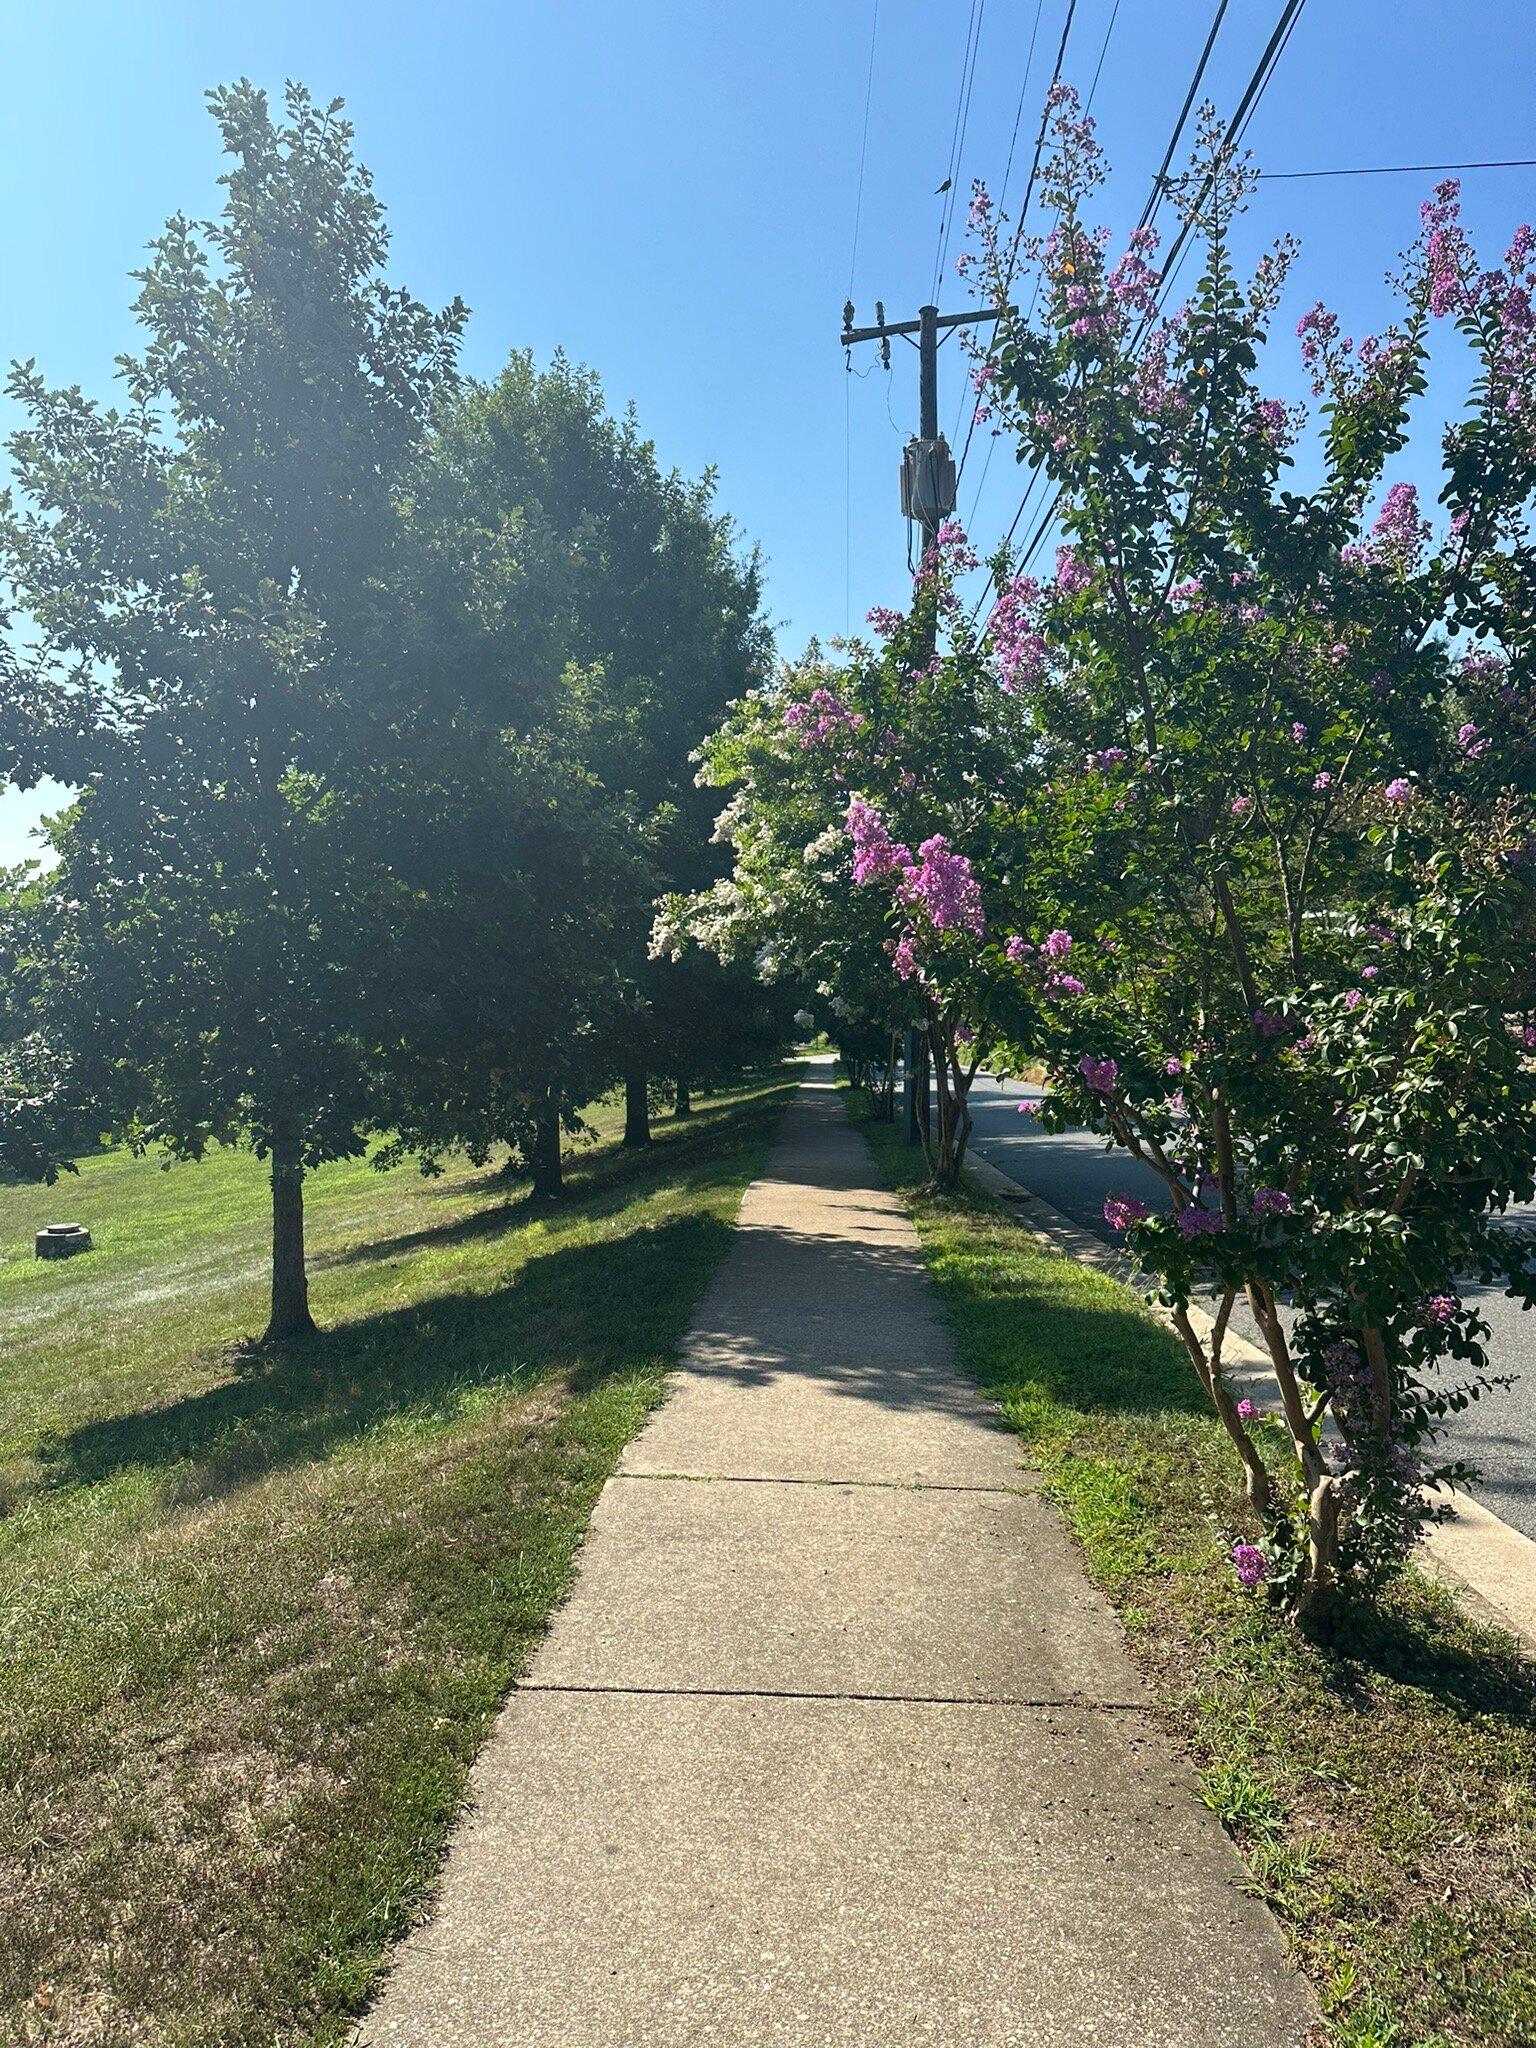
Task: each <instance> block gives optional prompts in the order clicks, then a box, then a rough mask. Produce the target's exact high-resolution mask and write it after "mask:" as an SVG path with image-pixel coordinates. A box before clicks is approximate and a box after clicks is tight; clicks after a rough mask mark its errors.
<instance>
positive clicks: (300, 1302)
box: [261, 1132, 315, 1344]
mask: <svg viewBox="0 0 1536 2048" xmlns="http://www.w3.org/2000/svg"><path fill="white" fill-rule="evenodd" d="M314 1334H315V1321H314V1317H313V1316H312V1315H311V1314H310V1312H309V1275H308V1273H307V1272H306V1271H305V1266H304V1161H303V1157H302V1155H301V1153H300V1150H299V1144H298V1140H297V1139H296V1138H295V1137H293V1136H292V1134H291V1133H289V1132H282V1133H279V1134H277V1135H274V1137H273V1140H272V1314H271V1318H270V1320H269V1321H268V1323H267V1328H266V1334H265V1335H264V1336H263V1338H262V1340H261V1341H262V1343H263V1344H279V1343H282V1342H283V1341H284V1340H285V1339H287V1338H289V1337H312V1336H313V1335H314Z"/></svg>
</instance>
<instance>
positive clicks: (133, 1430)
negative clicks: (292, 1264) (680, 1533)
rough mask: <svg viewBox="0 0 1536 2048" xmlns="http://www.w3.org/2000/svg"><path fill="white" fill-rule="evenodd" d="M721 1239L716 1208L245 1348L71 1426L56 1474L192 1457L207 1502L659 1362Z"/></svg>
mask: <svg viewBox="0 0 1536 2048" xmlns="http://www.w3.org/2000/svg"><path fill="white" fill-rule="evenodd" d="M729 1237H730V1225H729V1224H727V1223H724V1222H722V1221H721V1220H720V1219H719V1218H718V1217H713V1216H686V1217H680V1218H677V1219H676V1220H674V1221H672V1222H669V1223H665V1224H662V1225H659V1226H656V1227H654V1228H650V1229H637V1230H636V1231H634V1232H633V1233H632V1234H631V1235H628V1236H619V1237H605V1238H600V1239H596V1240H594V1241H592V1242H589V1243H583V1244H578V1245H571V1246H566V1247H562V1248H557V1249H554V1250H552V1251H550V1252H548V1253H545V1254H543V1255H542V1256H539V1257H536V1258H533V1259H530V1260H529V1261H528V1263H527V1264H526V1265H525V1266H523V1267H522V1269H521V1270H520V1271H519V1272H517V1273H516V1274H515V1275H514V1276H513V1277H512V1278H511V1279H510V1280H509V1281H508V1283H507V1284H506V1285H504V1286H500V1287H493V1288H490V1289H488V1290H486V1291H483V1292H474V1293H449V1294H438V1295H433V1296H430V1297H429V1298H427V1299H426V1300H424V1301H420V1302H416V1303H413V1304H412V1305H411V1306H410V1307H408V1308H402V1309H395V1310H391V1311H389V1312H388V1313H385V1314H382V1315H374V1316H367V1317H364V1318H361V1319H360V1320H358V1321H356V1322H351V1323H343V1324H340V1325H339V1326H338V1327H336V1328H334V1329H331V1330H327V1331H324V1332H322V1333H321V1334H320V1335H319V1336H318V1337H312V1338H309V1339H306V1340H305V1341H304V1342H302V1343H298V1344H293V1345H289V1346H285V1347H281V1348H277V1349H274V1350H272V1351H270V1352H266V1351H262V1352H252V1353H249V1354H247V1355H246V1357H247V1358H248V1363H249V1369H247V1370H242V1371H240V1372H239V1373H237V1375H236V1377H234V1378H233V1379H231V1380H228V1381H226V1382H224V1383H223V1384H222V1385H220V1386H217V1387H211V1388H208V1389H206V1390H205V1391H204V1392H202V1393H198V1394H193V1395H189V1396H188V1397H187V1398H185V1399H184V1400H180V1401H172V1402H170V1403H168V1404H167V1405H166V1406H164V1407H160V1408H150V1409H141V1410H137V1411H135V1412H134V1413H132V1414H128V1415H121V1416H114V1417H111V1418H109V1419H107V1420H105V1421H101V1422H93V1423H89V1424H87V1425H85V1426H84V1427H83V1428H81V1429H78V1430H75V1431H74V1432H72V1433H71V1434H70V1435H69V1436H67V1437H65V1438H63V1439H62V1440H61V1441H60V1442H59V1443H58V1444H56V1445H55V1446H54V1447H53V1448H52V1450H51V1452H50V1455H49V1465H50V1467H51V1478H52V1481H53V1483H54V1484H56V1485H69V1484H82V1483H84V1484H91V1483H93V1482H95V1481H99V1480H102V1479H106V1478H109V1477H110V1476H111V1475H112V1474H113V1473H115V1472H119V1471H122V1470H125V1469H127V1468H129V1467H143V1466H151V1467H172V1466H185V1467H187V1470H186V1471H185V1472H184V1473H183V1474H181V1475H180V1485H179V1489H178V1490H179V1491H180V1492H181V1494H182V1495H183V1497H185V1498H188V1499H190V1498H204V1497H207V1496H208V1495H210V1494H219V1493H224V1492H228V1491H230V1490H232V1489H233V1488H235V1487H237V1486H240V1485H243V1484H245V1483H247V1482H249V1481H250V1480H252V1479H256V1478H259V1477H261V1476H263V1475H264V1474H266V1473H268V1472H271V1471H275V1470H278V1469H281V1468H283V1467H285V1466H290V1465H293V1464H296V1463H299V1462H302V1461H307V1460H312V1459H319V1458H324V1457H326V1456H327V1455H328V1454H330V1453H331V1452H333V1451H334V1450H336V1449H338V1448H339V1447H341V1446H344V1445H345V1444H346V1443H347V1442H348V1441H349V1440H352V1439H356V1438H359V1437H362V1436H364V1435H366V1434H367V1433H368V1432H369V1431H371V1430H373V1429H376V1428H377V1427H378V1426H379V1425H380V1424H381V1423H384V1422H387V1421H390V1420H392V1419H394V1418H397V1417H404V1416H411V1415H416V1416H422V1417H426V1416H430V1415H432V1414H434V1413H443V1414H446V1413H448V1412H450V1411H451V1410H452V1409H453V1408H455V1407H456V1406H457V1405H458V1404H459V1403H460V1402H461V1401H462V1399H463V1397H464V1395H465V1394H466V1393H467V1392H469V1391H471V1390H474V1389H479V1388H488V1387H502V1388H506V1387H510V1386H511V1385H512V1384H513V1383H514V1382H516V1381H523V1382H525V1383H527V1384H532V1383H534V1382H535V1381H539V1380H545V1379H551V1378H555V1379H563V1381H564V1383H565V1384H566V1386H567V1387H568V1388H569V1389H570V1390H571V1391H572V1392H574V1393H578V1394H579V1393H585V1392H588V1391H590V1390H591V1389H592V1388H593V1387H595V1386H597V1385H599V1384H600V1383H601V1382H602V1381H603V1380H605V1379H607V1378H610V1377H612V1376H613V1375H615V1374H625V1373H630V1372H636V1371H643V1370H645V1369H646V1368H647V1367H649V1366H651V1365H653V1364H654V1363H655V1362H656V1361H658V1360H665V1359H666V1358H667V1357H668V1355H669V1354H670V1352H671V1350H672V1349H673V1347H674V1346H675V1344H676V1342H677V1339H678V1336H679V1334H680V1332H681V1329H682V1327H683V1324H684V1321H685V1319H686V1316H687V1313H688V1310H689V1308H690V1307H691V1305H692V1302H693V1300H694V1297H695V1296H696V1294H697V1293H698V1291H699V1288H700V1286H701V1285H702V1283H703V1281H704V1279H705V1278H706V1277H707V1275H708V1274H709V1273H710V1272H711V1271H712V1270H713V1268H714V1264H715V1261H716V1260H717V1259H718V1258H719V1257H720V1255H721V1253H722V1251H723V1250H724V1248H725V1244H726V1242H727V1241H728V1239H729Z"/></svg>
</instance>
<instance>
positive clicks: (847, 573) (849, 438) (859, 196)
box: [843, 0, 880, 633]
mask: <svg viewBox="0 0 1536 2048" xmlns="http://www.w3.org/2000/svg"><path fill="white" fill-rule="evenodd" d="M879 34H880V0H874V10H873V12H872V14H871V16H870V23H869V66H868V70H867V72H866V74H865V78H864V123H863V130H862V132H861V134H860V136H859V182H858V190H857V192H856V193H855V195H854V201H853V250H852V253H851V254H850V255H849V258H848V296H849V298H850V299H852V297H853V284H854V277H855V274H856V272H857V270H858V267H859V223H860V221H861V220H862V219H863V217H864V167H865V164H866V163H867V161H868V158H869V109H870V105H871V102H872V101H873V99H874V96H875V43H876V41H877V39H878V37H879ZM846 368H847V372H848V376H849V377H851V376H852V374H853V361H852V358H851V357H850V358H848V360H847V364H846ZM866 374H867V373H866ZM852 622H853V386H852V384H851V383H849V382H848V378H847V377H845V378H844V381H843V631H844V632H845V633H847V632H848V631H850V629H851V627H852Z"/></svg>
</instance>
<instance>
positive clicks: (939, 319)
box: [842, 299, 1013, 1145]
mask: <svg viewBox="0 0 1536 2048" xmlns="http://www.w3.org/2000/svg"><path fill="white" fill-rule="evenodd" d="M1012 311H1013V308H1012V307H1011V306H1006V307H1002V308H999V309H997V310H995V311H983V310H978V311H975V312H971V313H941V312H940V311H939V309H938V307H937V306H920V307H919V308H918V314H917V318H916V319H915V320H896V321H887V319H886V317H885V307H884V306H883V305H882V304H881V303H880V302H879V301H878V300H877V301H876V304H875V315H876V323H877V324H876V325H875V326H873V327H855V326H854V324H853V301H852V300H851V299H850V300H849V302H848V303H847V305H845V306H844V308H843V333H842V343H843V347H844V348H845V349H851V348H852V347H853V346H854V344H855V343H856V342H862V341H878V342H879V344H880V352H881V354H882V355H883V356H884V358H885V365H886V368H887V369H889V368H890V364H891V336H892V335H901V336H903V337H904V338H905V339H906V340H908V341H911V339H912V337H913V335H916V337H917V341H916V344H915V345H916V348H917V417H918V428H917V439H916V440H915V441H909V442H908V443H907V446H906V451H905V454H904V456H903V458H902V465H901V509H902V512H903V514H904V516H905V517H906V518H907V519H909V520H915V521H916V523H917V525H918V527H919V528H920V530H921V532H922V537H923V542H922V552H923V555H925V556H926V555H927V553H928V551H929V549H930V548H931V547H932V546H933V544H934V541H935V540H936V539H937V538H938V532H939V528H940V527H941V526H942V525H943V523H944V521H945V520H946V519H947V518H948V517H949V515H950V513H951V512H953V511H954V509H955V465H954V462H953V461H952V460H951V458H950V453H949V444H948V443H947V442H946V441H945V439H944V436H943V435H942V434H941V433H940V432H939V330H940V328H950V327H979V326H981V325H982V324H983V323H984V322H986V321H988V320H1000V319H1001V318H1002V317H1003V315H1004V313H1011V312H1012ZM937 632H938V628H937V623H936V621H930V623H929V626H928V629H927V648H926V652H927V657H928V659H929V660H932V658H933V655H934V651H935V648H936V645H937ZM924 1045H925V1041H924V1039H923V1035H922V1033H921V1032H919V1031H918V1029H917V1027H916V1025H911V1024H909V1025H908V1027H907V1034H906V1040H905V1049H906V1061H905V1067H906V1078H905V1081H904V1084H903V1087H902V1112H903V1114H902V1136H903V1137H904V1138H905V1139H906V1142H907V1143H908V1144H909V1145H921V1144H922V1142H923V1137H924V1134H925V1132H926V1129H927V1125H928V1085H927V1084H928V1076H927V1073H926V1070H925V1071H924V1073H923V1076H922V1082H921V1085H919V1080H918V1067H919V1064H920V1056H921V1051H922V1049H923V1048H924Z"/></svg>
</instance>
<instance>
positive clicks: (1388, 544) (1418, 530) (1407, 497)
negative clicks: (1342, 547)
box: [1369, 483, 1430, 576]
mask: <svg viewBox="0 0 1536 2048" xmlns="http://www.w3.org/2000/svg"><path fill="white" fill-rule="evenodd" d="M1429 532H1430V528H1429V521H1428V520H1427V519H1426V518H1424V516H1423V514H1422V513H1421V512H1420V511H1419V494H1418V492H1417V490H1416V489H1415V488H1414V486H1413V485H1412V484H1409V483H1395V484H1393V486H1392V488H1391V489H1390V490H1389V491H1388V492H1387V495H1386V497H1385V498H1384V499H1383V500H1382V505H1381V510H1380V511H1379V512H1378V513H1377V514H1376V522H1375V524H1374V525H1373V526H1372V528H1371V540H1370V554H1369V559H1370V560H1371V561H1373V562H1379V563H1381V564H1382V565H1383V566H1384V567H1386V568H1389V569H1392V570H1395V571H1396V573H1397V574H1398V575H1400V576H1411V575H1412V574H1413V573H1414V571H1415V570H1416V569H1417V568H1418V567H1419V564H1420V563H1421V562H1422V560H1423V558H1424V549H1425V547H1426V546H1427V545H1428V542H1429Z"/></svg>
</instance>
